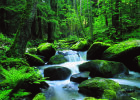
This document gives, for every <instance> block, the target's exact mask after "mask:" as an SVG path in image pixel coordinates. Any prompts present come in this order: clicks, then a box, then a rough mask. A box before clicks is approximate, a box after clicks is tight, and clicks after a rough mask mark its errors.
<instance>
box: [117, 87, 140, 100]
mask: <svg viewBox="0 0 140 100" xmlns="http://www.w3.org/2000/svg"><path fill="white" fill-rule="evenodd" d="M139 95H140V88H138V87H135V86H128V85H121V90H119V91H118V93H117V100H125V99H127V100H131V99H132V97H133V98H137V100H138V99H140V98H138V97H139Z"/></svg>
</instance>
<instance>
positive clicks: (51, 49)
mask: <svg viewBox="0 0 140 100" xmlns="http://www.w3.org/2000/svg"><path fill="white" fill-rule="evenodd" d="M37 49H38V54H39V55H42V56H45V57H46V58H47V60H49V59H50V57H52V56H53V55H55V52H56V50H55V46H54V45H53V44H52V43H42V44H40V45H39V46H38V48H37Z"/></svg>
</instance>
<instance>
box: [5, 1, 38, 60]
mask: <svg viewBox="0 0 140 100" xmlns="http://www.w3.org/2000/svg"><path fill="white" fill-rule="evenodd" d="M26 2H27V4H26V8H25V10H24V13H23V15H22V18H21V22H20V26H19V29H18V30H17V34H16V37H15V40H14V43H13V44H12V45H11V47H10V49H9V50H8V51H7V56H8V57H22V56H23V54H24V53H25V50H26V44H27V42H28V40H29V38H30V37H31V24H32V22H33V20H34V16H35V13H36V5H37V2H36V1H35V2H34V4H32V0H26Z"/></svg>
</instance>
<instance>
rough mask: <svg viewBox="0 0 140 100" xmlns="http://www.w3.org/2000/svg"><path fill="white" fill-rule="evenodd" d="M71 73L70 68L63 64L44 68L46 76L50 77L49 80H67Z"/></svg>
mask: <svg viewBox="0 0 140 100" xmlns="http://www.w3.org/2000/svg"><path fill="white" fill-rule="evenodd" d="M70 74H71V71H70V69H68V68H66V67H61V66H52V67H49V68H46V69H44V77H49V78H48V80H65V79H66V78H68V77H69V76H70Z"/></svg>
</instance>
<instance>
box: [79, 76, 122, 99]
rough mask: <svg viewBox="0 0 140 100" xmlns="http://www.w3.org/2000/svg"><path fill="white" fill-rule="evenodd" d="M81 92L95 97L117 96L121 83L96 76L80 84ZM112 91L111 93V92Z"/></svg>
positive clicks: (108, 97) (107, 97)
mask: <svg viewBox="0 0 140 100" xmlns="http://www.w3.org/2000/svg"><path fill="white" fill-rule="evenodd" d="M78 87H79V92H81V93H83V94H86V95H88V96H93V97H95V98H106V99H112V98H113V99H114V98H116V92H117V91H118V90H119V89H120V85H119V84H118V83H117V82H115V81H113V80H110V79H105V78H100V77H95V78H92V79H88V80H86V81H83V82H82V83H81V84H79V86H78ZM109 92H111V93H109Z"/></svg>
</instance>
